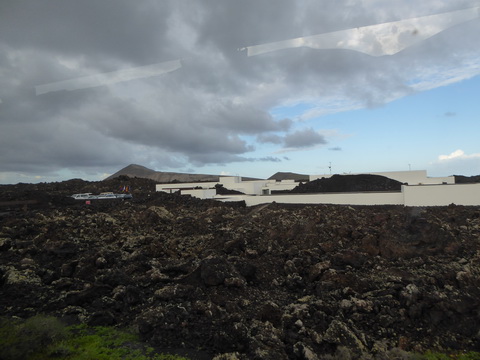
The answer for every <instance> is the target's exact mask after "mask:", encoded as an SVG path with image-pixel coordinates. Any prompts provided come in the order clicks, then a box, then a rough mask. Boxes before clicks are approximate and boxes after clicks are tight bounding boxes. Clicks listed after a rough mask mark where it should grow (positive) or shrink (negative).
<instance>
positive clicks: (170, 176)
mask: <svg viewBox="0 0 480 360" xmlns="http://www.w3.org/2000/svg"><path fill="white" fill-rule="evenodd" d="M119 176H128V177H131V178H135V177H137V178H145V179H152V180H155V181H156V182H158V183H171V182H181V183H189V182H203V181H219V179H220V177H221V175H206V174H186V173H177V172H164V171H155V170H152V169H149V168H147V167H145V166H142V165H136V164H130V165H128V166H126V167H124V168H123V169H121V170H119V171H117V172H116V173H115V174H112V175H110V176H109V177H107V178H105V179H104V180H111V179H114V178H117V177H119ZM243 179H244V180H258V179H254V178H243Z"/></svg>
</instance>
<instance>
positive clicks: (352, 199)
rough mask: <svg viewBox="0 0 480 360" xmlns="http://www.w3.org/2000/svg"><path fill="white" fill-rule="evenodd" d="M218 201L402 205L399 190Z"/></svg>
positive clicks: (234, 197) (230, 197) (241, 197)
mask: <svg viewBox="0 0 480 360" xmlns="http://www.w3.org/2000/svg"><path fill="white" fill-rule="evenodd" d="M216 199H217V200H220V201H242V200H243V201H245V203H246V204H247V206H253V205H259V204H268V203H271V202H277V203H282V204H339V205H403V194H402V193H401V192H383V193H373V192H372V193H331V194H291V195H290V194H288V195H264V196H243V195H236V196H228V197H226V196H224V197H216Z"/></svg>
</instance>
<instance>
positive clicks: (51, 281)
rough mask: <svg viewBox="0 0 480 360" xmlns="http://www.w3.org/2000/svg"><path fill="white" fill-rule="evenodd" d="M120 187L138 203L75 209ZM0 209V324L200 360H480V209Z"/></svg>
mask: <svg viewBox="0 0 480 360" xmlns="http://www.w3.org/2000/svg"><path fill="white" fill-rule="evenodd" d="M122 185H129V186H130V187H131V189H132V192H133V195H134V198H133V199H132V200H131V201H115V200H114V201H112V200H97V201H93V202H92V203H91V204H90V205H87V204H85V203H84V202H78V201H73V200H71V199H69V198H67V197H66V196H67V195H70V194H73V193H80V192H97V193H98V192H99V191H117V189H118V188H120V187H121V186H122ZM28 200H35V201H31V202H30V203H21V201H28ZM12 201H16V202H17V203H13V202H12ZM7 202H8V203H7ZM0 204H2V208H1V209H0V213H1V216H0V315H3V316H19V317H29V316H32V315H34V314H37V313H44V314H49V315H55V316H58V317H61V318H63V319H64V320H65V321H69V322H78V321H81V322H86V323H89V324H92V325H115V326H122V327H133V328H135V329H137V330H138V331H139V333H140V334H141V335H142V337H143V338H144V339H146V340H148V341H150V342H151V343H152V344H155V345H156V346H158V347H161V348H185V349H187V350H190V353H191V354H196V355H195V356H192V358H195V357H196V358H199V359H200V358H203V359H211V358H214V357H217V359H275V360H280V359H309V360H314V359H328V358H334V357H335V358H345V359H346V358H348V356H350V357H351V358H353V359H357V358H363V359H373V358H376V359H387V358H388V357H387V356H388V351H389V350H390V349H393V348H400V349H404V350H407V351H418V352H422V351H425V350H427V349H460V350H476V351H479V350H480V310H479V309H480V207H461V206H454V205H451V206H449V207H435V208H405V207H400V206H398V207H397V206H374V207H366V206H365V207H357V206H355V207H350V206H332V205H317V206H292V205H281V204H270V205H262V206H258V207H252V208H247V207H245V206H243V205H242V204H241V203H238V204H237V203H236V204H222V203H219V202H214V201H205V200H203V201H202V200H196V199H193V198H189V197H182V196H178V195H169V194H161V193H155V192H154V183H153V182H151V181H150V180H142V179H129V178H125V177H123V178H122V177H121V178H116V179H113V180H109V181H106V182H84V181H81V180H71V181H69V182H63V183H54V184H38V185H28V184H18V185H8V186H0ZM221 354H228V355H221ZM335 354H336V355H335ZM341 354H343V355H341ZM345 354H347V355H345ZM392 358H393V357H392Z"/></svg>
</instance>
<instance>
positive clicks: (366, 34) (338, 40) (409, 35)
mask: <svg viewBox="0 0 480 360" xmlns="http://www.w3.org/2000/svg"><path fill="white" fill-rule="evenodd" d="M479 14H480V8H479V7H475V8H470V9H465V10H457V11H451V12H448V13H443V14H437V15H429V16H422V17H417V18H412V19H407V20H400V21H394V22H388V23H383V24H377V25H370V26H363V27H359V28H354V29H348V30H340V31H335V32H330V33H325V34H319V35H312V36H305V37H299V38H295V39H290V40H284V41H277V42H271V43H267V44H262V45H254V46H248V47H246V49H247V55H248V56H255V55H260V54H264V53H268V52H272V51H277V50H283V49H289V48H298V47H309V48H313V49H319V50H320V49H349V50H355V51H359V52H362V53H365V54H368V55H372V56H382V55H393V54H396V53H398V52H400V51H402V50H404V49H405V48H407V47H409V46H411V45H413V44H415V43H417V42H420V41H422V40H425V39H428V38H429V37H432V36H433V35H436V34H438V33H440V32H442V31H444V30H446V29H448V28H450V27H452V26H455V25H458V24H461V23H464V22H467V21H469V20H473V19H475V18H478V17H479ZM244 49H245V48H243V49H242V50H244Z"/></svg>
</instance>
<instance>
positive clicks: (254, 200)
mask: <svg viewBox="0 0 480 360" xmlns="http://www.w3.org/2000/svg"><path fill="white" fill-rule="evenodd" d="M369 174H372V175H381V176H386V177H389V178H391V179H394V180H397V181H400V182H402V183H404V185H402V188H401V191H383V192H356V193H352V192H349V193H317V194H274V193H272V192H273V191H279V190H292V189H293V188H295V187H296V186H297V185H298V183H296V182H295V181H294V180H282V181H275V180H253V181H242V178H241V177H239V176H235V177H220V179H219V181H218V182H201V183H179V184H157V185H156V190H157V191H164V192H168V193H173V192H177V191H180V193H181V194H182V195H191V196H194V197H197V198H200V199H216V200H219V201H245V203H246V204H247V205H248V206H253V205H259V204H266V203H271V202H277V203H289V204H343V205H404V206H446V205H450V204H456V205H466V206H480V183H475V184H455V177H453V176H449V177H436V178H430V177H427V172H426V171H424V170H421V171H397V172H382V173H369ZM331 176H332V175H312V176H310V180H311V181H312V180H316V179H319V178H322V177H324V178H327V177H331ZM218 184H221V185H222V186H223V187H224V188H226V189H228V190H237V191H239V192H242V193H243V194H238V195H217V194H216V189H215V186H216V185H218Z"/></svg>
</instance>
